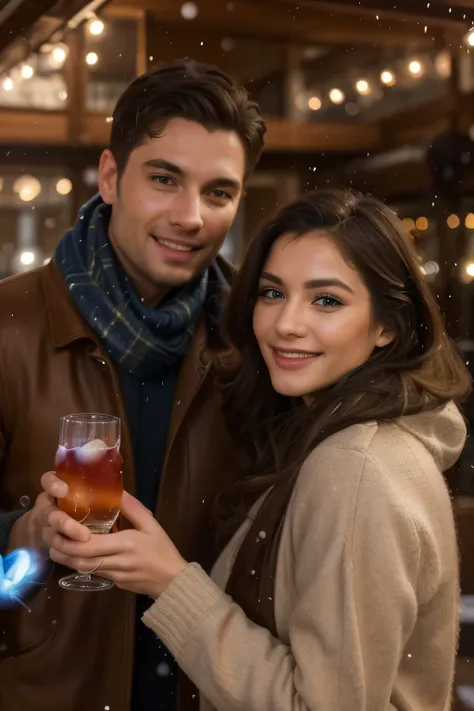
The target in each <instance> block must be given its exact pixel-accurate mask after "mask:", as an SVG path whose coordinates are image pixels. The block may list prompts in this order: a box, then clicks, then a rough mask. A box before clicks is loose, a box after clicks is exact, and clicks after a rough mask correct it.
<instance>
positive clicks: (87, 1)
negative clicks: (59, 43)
mask: <svg viewBox="0 0 474 711" xmlns="http://www.w3.org/2000/svg"><path fill="white" fill-rule="evenodd" d="M109 1H110V0H0V74H2V73H4V72H6V71H8V70H9V69H10V68H11V67H12V66H15V65H16V64H18V63H19V62H22V61H24V60H25V59H26V58H27V57H28V56H29V55H30V54H31V53H32V52H34V51H36V50H37V49H39V47H40V46H41V45H42V44H44V43H45V42H48V41H50V40H51V38H52V37H54V35H55V34H56V33H58V32H62V31H63V30H64V29H65V28H66V27H67V26H68V24H72V25H74V24H75V20H76V19H77V20H80V19H81V15H82V13H83V12H84V13H86V12H87V10H88V8H90V10H91V11H94V12H96V11H98V10H101V9H103V8H104V7H105V6H106V5H107V4H108V2H109Z"/></svg>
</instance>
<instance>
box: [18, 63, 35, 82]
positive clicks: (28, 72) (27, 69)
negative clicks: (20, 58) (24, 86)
mask: <svg viewBox="0 0 474 711" xmlns="http://www.w3.org/2000/svg"><path fill="white" fill-rule="evenodd" d="M34 73H35V70H34V69H33V67H32V66H31V64H24V65H23V66H22V68H21V76H22V77H23V79H31V77H32V76H33V75H34Z"/></svg>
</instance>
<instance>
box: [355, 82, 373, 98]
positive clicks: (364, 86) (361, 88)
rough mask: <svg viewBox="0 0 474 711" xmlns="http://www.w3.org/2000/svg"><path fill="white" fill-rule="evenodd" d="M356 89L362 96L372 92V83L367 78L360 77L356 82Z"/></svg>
mask: <svg viewBox="0 0 474 711" xmlns="http://www.w3.org/2000/svg"><path fill="white" fill-rule="evenodd" d="M356 89H357V91H358V92H359V94H362V96H366V95H367V94H370V84H369V82H368V81H367V79H359V81H357V82H356Z"/></svg>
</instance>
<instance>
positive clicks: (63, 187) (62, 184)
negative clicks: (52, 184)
mask: <svg viewBox="0 0 474 711" xmlns="http://www.w3.org/2000/svg"><path fill="white" fill-rule="evenodd" d="M71 190H72V183H71V181H70V180H69V178H61V179H60V180H58V182H57V183H56V192H57V193H58V195H69V193H70V192H71Z"/></svg>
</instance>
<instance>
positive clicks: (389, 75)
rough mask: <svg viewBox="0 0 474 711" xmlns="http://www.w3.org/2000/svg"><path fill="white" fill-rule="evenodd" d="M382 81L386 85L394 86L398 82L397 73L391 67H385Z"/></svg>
mask: <svg viewBox="0 0 474 711" xmlns="http://www.w3.org/2000/svg"><path fill="white" fill-rule="evenodd" d="M380 81H381V82H382V84H385V86H394V85H395V84H396V82H397V80H396V78H395V74H394V73H393V72H392V71H391V70H390V69H384V71H383V72H382V73H381V74H380Z"/></svg>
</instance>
